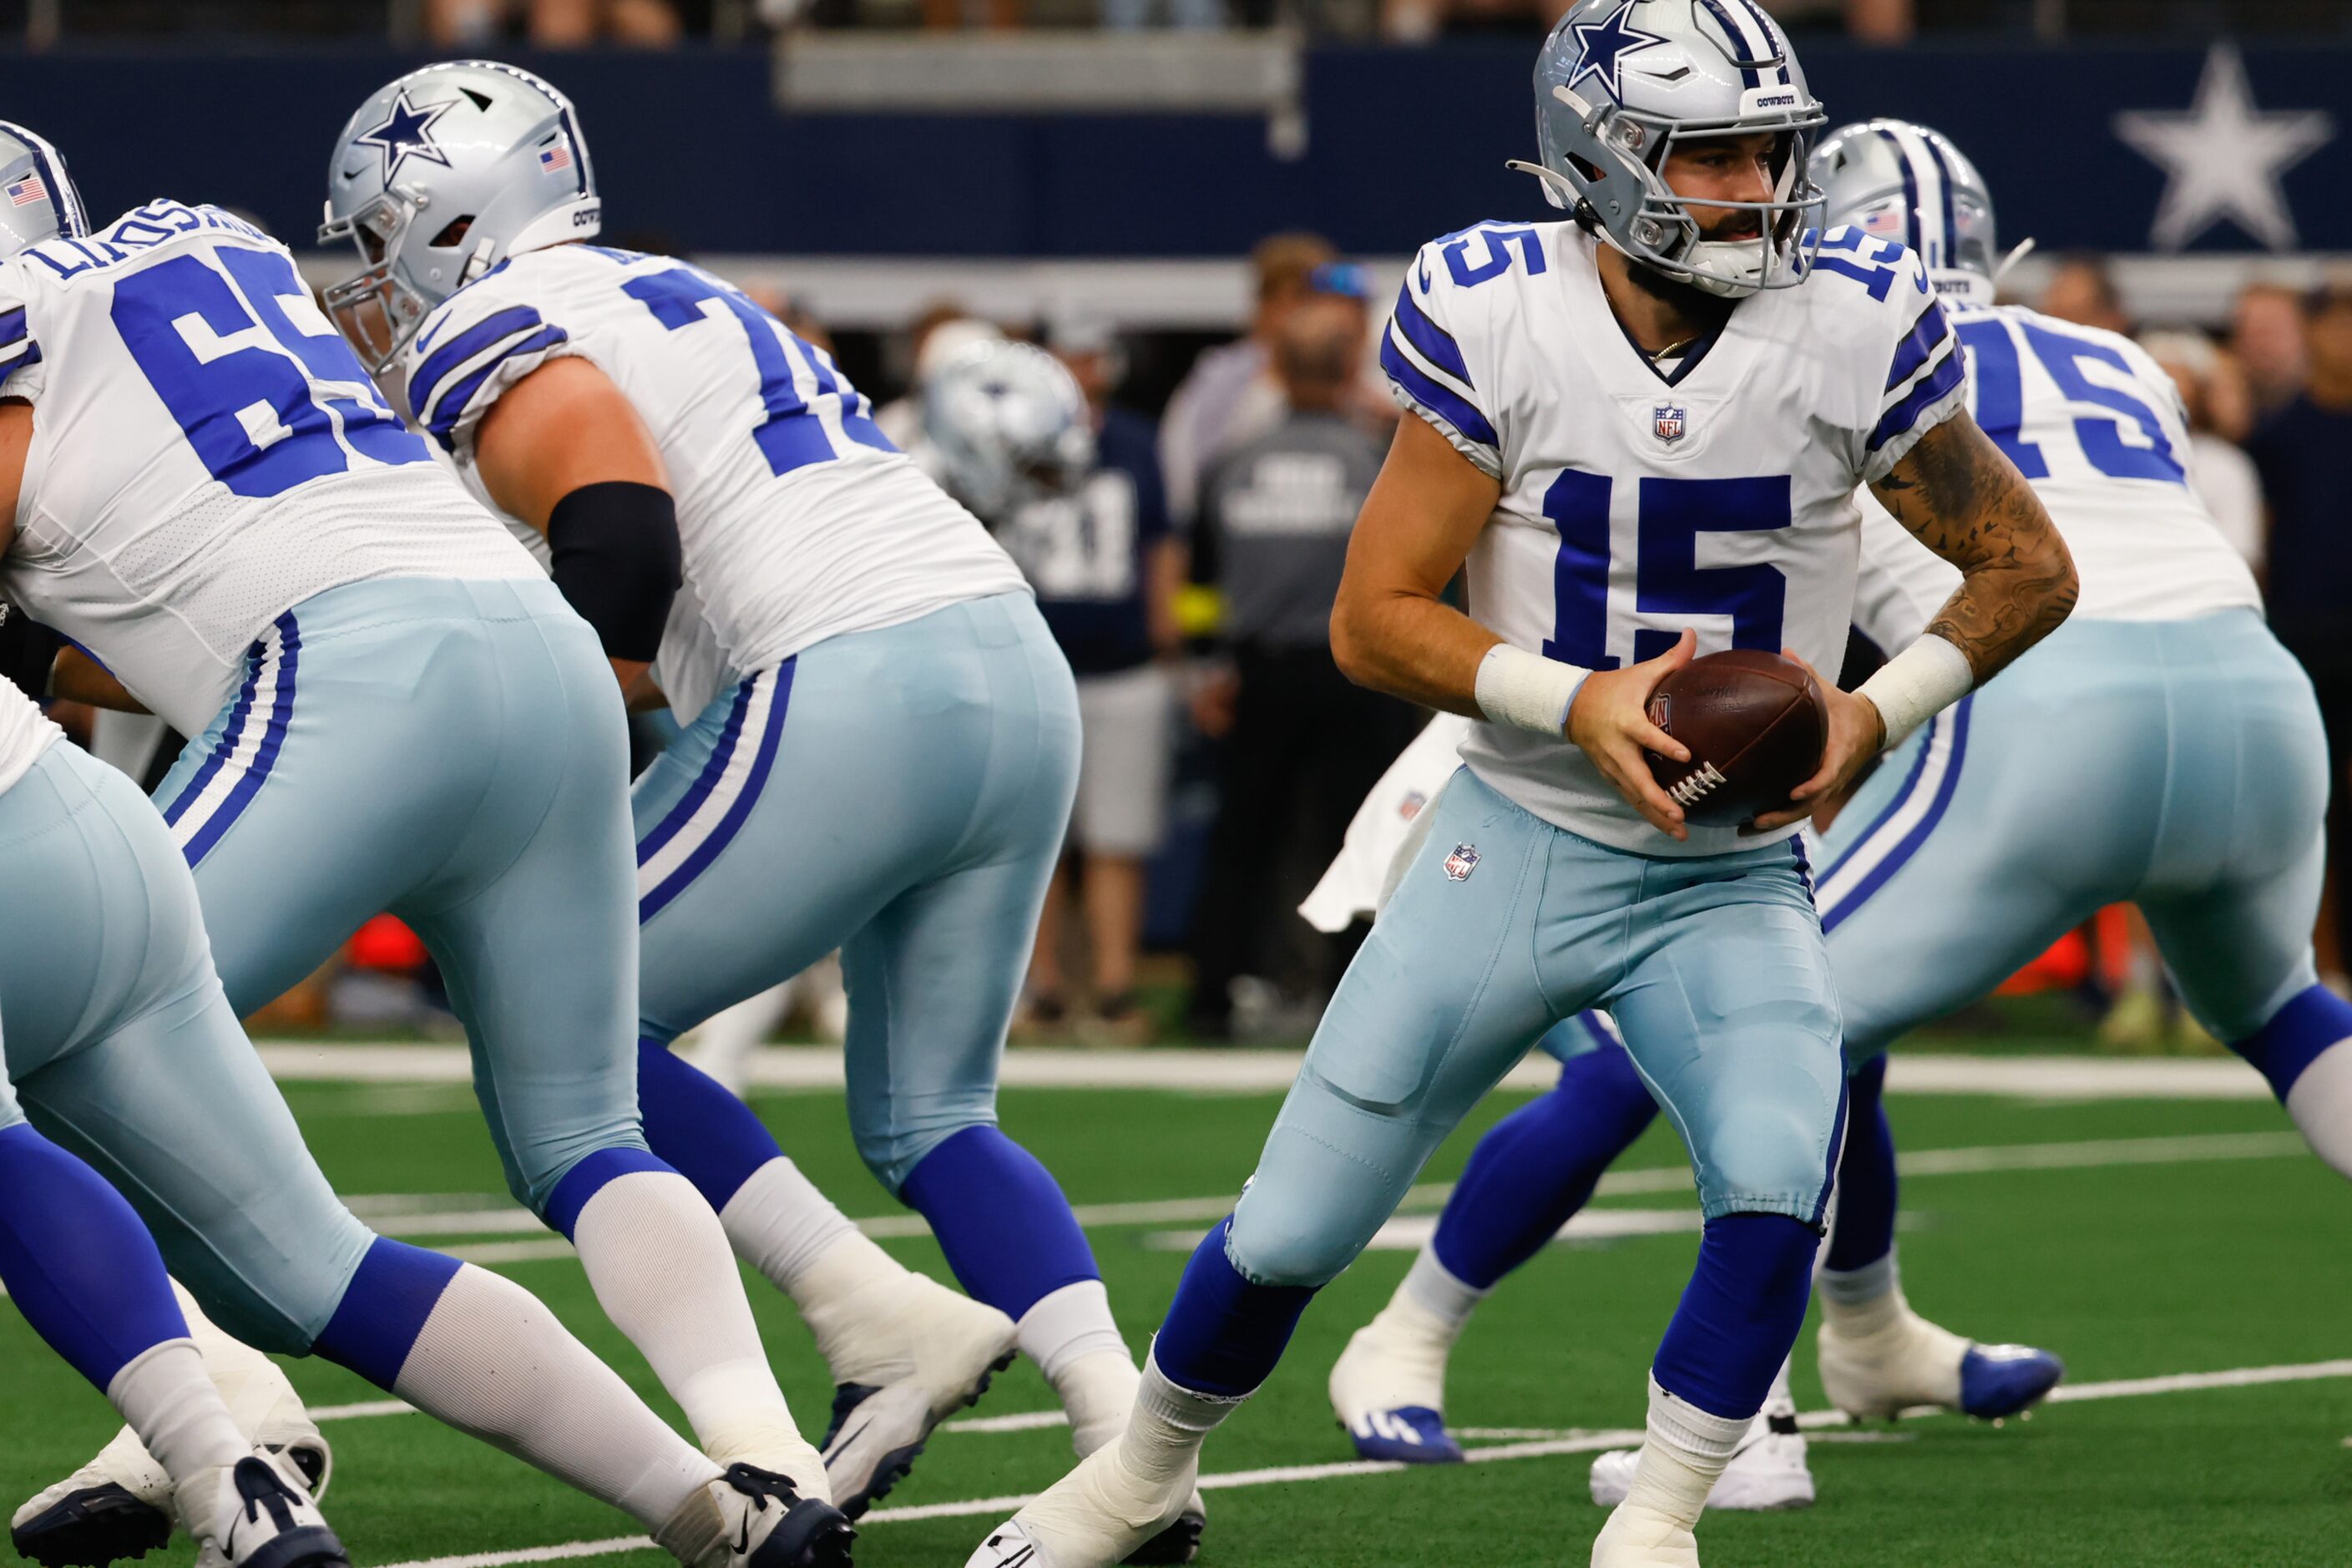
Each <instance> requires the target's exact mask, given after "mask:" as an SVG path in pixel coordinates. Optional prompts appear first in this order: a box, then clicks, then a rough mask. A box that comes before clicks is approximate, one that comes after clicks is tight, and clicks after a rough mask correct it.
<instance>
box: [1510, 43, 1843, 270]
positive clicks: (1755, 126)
mask: <svg viewBox="0 0 2352 1568" xmlns="http://www.w3.org/2000/svg"><path fill="white" fill-rule="evenodd" d="M1824 121H1825V117H1824V116H1823V114H1822V106H1821V104H1820V103H1819V102H1818V101H1817V100H1815V99H1814V97H1813V95H1812V93H1811V90H1810V89H1808V88H1807V87H1806V86H1805V73H1804V71H1803V69H1802V68H1801V67H1799V65H1798V64H1797V57H1796V55H1795V54H1794V53H1792V52H1791V51H1790V47H1789V40H1788V38H1787V37H1785V36H1784V35H1783V34H1782V33H1781V31H1780V26H1778V24H1776V23H1775V22H1774V21H1773V20H1772V18H1771V17H1769V16H1766V15H1765V14H1764V9H1763V7H1762V6H1760V5H1757V4H1756V0H1577V4H1575V5H1571V6H1570V8H1569V11H1568V14H1567V15H1566V16H1562V17H1561V18H1560V19H1559V26H1556V27H1554V28H1553V29H1552V30H1551V37H1549V38H1548V39H1546V40H1545V41H1544V47H1543V53H1542V54H1541V55H1540V56H1538V58H1537V59H1536V145H1537V147H1538V151H1539V155H1540V157H1541V159H1542V162H1541V163H1540V164H1536V163H1518V162H1514V163H1512V164H1511V167H1513V168H1515V169H1521V170H1525V171H1526V172H1527V173H1528V174H1534V175H1535V176H1537V177H1538V179H1540V180H1542V181H1543V183H1544V195H1546V196H1547V197H1549V199H1550V201H1551V204H1552V205H1554V206H1559V207H1566V208H1567V209H1568V210H1569V211H1570V212H1572V213H1574V214H1575V215H1576V216H1577V217H1578V220H1579V221H1580V222H1582V223H1584V224H1585V225H1586V226H1589V227H1591V229H1593V230H1595V231H1596V232H1598V233H1599V234H1600V235H1601V237H1602V238H1603V239H1605V240H1606V241H1607V242H1608V243H1609V244H1610V245H1612V246H1613V247H1616V248H1617V249H1618V250H1621V251H1622V252H1624V254H1625V255H1627V256H1628V257H1631V258H1633V259H1634V260H1636V261H1639V262H1641V263H1643V265H1645V266H1648V267H1652V268H1655V269H1657V270H1658V271H1659V272H1662V273H1664V274H1665V275H1666V276H1667V277H1669V278H1674V279H1679V280H1680V281H1683V282H1685V283H1689V284H1691V285H1693V286H1695V287H1696V288H1700V289H1706V291H1707V292H1708V293H1710V294H1719V295H1722V296H1724V297H1726V298H1727V299H1738V298H1741V297H1743V296H1745V295H1748V294H1753V293H1755V292H1756V291H1757V290H1758V289H1786V288H1790V287H1792V286H1794V285H1796V284H1799V283H1801V282H1803V281H1804V280H1805V276H1806V273H1807V271H1808V270H1809V269H1810V265H1811V246H1812V245H1813V244H1814V243H1817V241H1818V235H1817V234H1816V236H1815V238H1814V239H1812V240H1809V239H1807V237H1806V236H1807V233H1808V231H1809V230H1810V229H1811V228H1812V226H1813V225H1814V223H1815V222H1816V218H1817V214H1816V209H1817V208H1818V207H1819V206H1820V205H1821V199H1822V194H1821V192H1820V191H1819V190H1818V189H1816V188H1815V187H1814V186H1813V184H1811V181H1809V180H1808V179H1807V178H1806V174H1805V166H1806V155H1807V153H1808V152H1809V151H1810V148H1811V140H1812V134H1813V132H1815V131H1816V130H1818V129H1820V127H1821V126H1822V124H1823V123H1824ZM1757 132H1769V134H1771V135H1772V136H1773V137H1774V138H1775V139H1776V140H1775V142H1774V143H1773V148H1772V177H1773V187H1772V196H1771V199H1770V200H1769V201H1749V202H1700V201H1693V200H1690V199H1688V198H1685V197H1683V196H1680V195H1675V192H1674V190H1673V189H1672V188H1671V187H1670V186H1669V185H1668V184H1666V181H1665V177H1664V168H1665V162H1666V157H1667V155H1668V154H1669V153H1672V152H1673V151H1674V149H1675V146H1676V144H1677V143H1681V142H1698V141H1706V140H1711V139H1714V138H1718V137H1726V136H1748V135H1753V134H1755V133H1757ZM1694 206H1703V207H1717V208H1731V209H1736V210H1741V211H1748V212H1753V213H1756V214H1757V215H1758V216H1759V224H1760V232H1759V234H1758V235H1757V236H1756V237H1753V238H1748V239H1709V238H1707V237H1706V235H1705V234H1703V233H1702V232H1701V231H1700V228H1699V224H1698V220H1697V219H1696V218H1695V217H1694V216H1691V210H1690V209H1691V208H1692V207H1694Z"/></svg>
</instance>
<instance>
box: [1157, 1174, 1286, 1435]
mask: <svg viewBox="0 0 2352 1568" xmlns="http://www.w3.org/2000/svg"><path fill="white" fill-rule="evenodd" d="M1233 1228H1234V1222H1233V1219H1232V1216H1230V1215H1228V1216H1227V1217H1225V1218H1224V1219H1222V1220H1220V1221H1218V1222H1217V1228H1216V1229H1214V1230H1213V1231H1211V1232H1210V1233H1209V1234H1208V1235H1207V1236H1206V1237H1202V1241H1201V1245H1200V1246H1198V1247H1194V1248H1193V1249H1192V1261H1191V1262H1189V1263H1187V1264H1185V1265H1184V1278H1183V1279H1181V1280H1179V1281H1178V1282H1177V1285H1176V1300H1174V1301H1173V1302H1171V1303H1170V1305H1169V1308H1168V1321H1166V1322H1165V1323H1162V1324H1161V1325H1160V1337H1159V1338H1158V1339H1156V1340H1154V1341H1152V1342H1151V1359H1152V1361H1153V1362H1154V1363H1157V1364H1158V1365H1159V1368H1160V1371H1161V1372H1163V1373H1167V1375H1168V1378H1169V1381H1171V1383H1173V1384H1176V1385H1177V1386H1178V1387H1179V1388H1189V1389H1191V1390H1192V1392H1193V1393H1195V1394H1217V1395H1219V1396H1221V1397H1225V1398H1233V1397H1237V1396H1239V1395H1241V1394H1249V1393H1252V1392H1254V1391H1255V1389H1256V1388H1257V1385H1258V1384H1261V1383H1264V1382H1265V1380H1266V1374H1267V1373H1271V1372H1273V1371H1274V1363H1276V1362H1278V1361H1280V1360H1281V1359H1282V1351H1283V1347H1284V1346H1285V1345H1287V1344H1288V1343H1289V1342H1290V1334H1291V1331H1292V1330H1294V1329H1296V1328H1297V1327H1298V1315H1299V1314H1300V1313H1301V1312H1304V1311H1305V1310H1307V1302H1309V1301H1311V1300H1314V1299H1315V1291H1316V1289H1317V1288H1316V1287H1315V1286H1312V1285H1253V1284H1251V1283H1250V1282H1249V1281H1248V1280H1246V1279H1243V1278H1242V1277H1241V1274H1240V1272H1239V1271H1238V1270H1236V1269H1235V1268H1234V1266H1233V1263H1232V1261H1231V1260H1230V1259H1229V1258H1226V1257H1225V1237H1227V1235H1228V1234H1230V1233H1231V1232H1232V1230H1233Z"/></svg>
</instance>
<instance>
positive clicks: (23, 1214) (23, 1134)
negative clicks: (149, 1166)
mask: <svg viewBox="0 0 2352 1568" xmlns="http://www.w3.org/2000/svg"><path fill="white" fill-rule="evenodd" d="M0 1194H5V1195H6V1200H7V1201H6V1202H5V1204H0V1282H5V1284H6V1285H7V1288H8V1295H9V1298H10V1299H11V1300H14V1301H15V1302H16V1310H18V1311H20V1312H22V1313H24V1314H25V1321H26V1322H27V1323H30V1324H31V1325H32V1326H33V1331H34V1332H35V1333H37V1334H38V1335H40V1336H41V1338H43V1339H45V1340H47V1342H49V1346H50V1348H51V1349H53V1350H55V1351H56V1352H58V1354H59V1355H61V1356H63V1357H65V1359H66V1361H67V1363H68V1364H69V1365H71V1366H72V1368H73V1369H74V1370H75V1371H76V1372H78V1373H81V1374H82V1375H83V1376H84V1377H86V1378H88V1379H89V1380H90V1382H92V1383H94V1384H97V1385H98V1387H99V1391H100V1393H103V1392H105V1390H106V1385H107V1384H110V1383H112V1382H113V1381H114V1374H115V1373H118V1372H121V1370H122V1368H123V1365H124V1363H127V1362H129V1361H131V1360H132V1359H133V1358H135V1357H137V1356H139V1355H141V1354H143V1353H144V1352H147V1351H149V1350H151V1349H152V1348H153V1347H155V1346H156V1345H159V1344H162V1343H163V1342H164V1341H166V1340H184V1339H186V1338H187V1337H188V1321H187V1320H186V1319H185V1318H184V1317H182V1316H181V1315H180V1304H179V1302H178V1301H176V1300H173V1296H172V1284H171V1281H170V1280H169V1279H167V1278H165V1276H164V1273H163V1254H161V1253H160V1252H158V1251H156V1250H155V1238H154V1237H152V1236H149V1235H148V1234H147V1227H146V1226H143V1225H142V1224H141V1223H140V1221H139V1216H138V1215H136V1214H134V1213H133V1212H131V1205H129V1204H128V1203H126V1202H124V1201H123V1197H122V1194H121V1193H118V1192H116V1191H115V1190H114V1189H113V1188H112V1187H110V1186H108V1185H107V1184H106V1180H105V1178H104V1177H102V1176H100V1174H99V1173H97V1172H96V1171H93V1170H91V1169H90V1168H89V1166H88V1165H85V1164H83V1163H81V1162H80V1161H79V1160H77V1159H76V1158H74V1157H73V1156H72V1155H71V1154H68V1153H67V1152H65V1151H64V1150H63V1149H60V1148H58V1146H57V1145H56V1144H54V1143H52V1142H49V1141H48V1140H47V1139H46V1138H44V1137H42V1136H41V1135H40V1134H39V1133H37V1132H36V1131H33V1130H32V1128H30V1127H29V1126H27V1125H26V1124H25V1123H24V1122H21V1121H19V1122H17V1123H16V1124H15V1125H13V1126H10V1127H6V1128H0Z"/></svg>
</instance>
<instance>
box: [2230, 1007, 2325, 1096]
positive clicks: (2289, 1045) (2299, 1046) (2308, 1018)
mask: <svg viewBox="0 0 2352 1568" xmlns="http://www.w3.org/2000/svg"><path fill="white" fill-rule="evenodd" d="M2347 1038H2352V1003H2347V1002H2346V1001H2345V1000H2344V998H2342V997H2341V996H2338V995H2337V994H2336V993H2335V992H2333V991H2330V990H2329V989H2328V988H2327V987H2326V986H2325V985H2312V986H2307V987H2305V989H2303V990H2301V991H2298V992H2296V993H2295V994H2294V995H2293V996H2290V997H2288V998H2287V1002H2286V1005H2285V1006H2284V1007H2281V1008H2280V1009H2279V1010H2278V1011H2277V1012H2275V1013H2273V1014H2272V1015H2271V1021H2270V1022H2269V1023H2267V1024H2264V1025H2263V1026H2262V1027H2261V1028H2259V1029H2257V1030H2255V1031H2254V1032H2253V1033H2252V1035H2250V1036H2249V1037H2246V1038H2245V1039H2242V1040H2233V1041H2231V1045H2230V1048H2231V1050H2233V1051H2235V1052H2237V1053H2238V1054H2239V1055H2240V1056H2242V1057H2243V1058H2246V1059H2247V1060H2248V1061H2250V1062H2252V1063H2253V1064H2254V1068H2255V1070H2257V1071H2258V1072H2260V1073H2261V1074H2262V1075H2263V1078H2265V1079H2269V1080H2270V1086H2271V1092H2272V1093H2273V1094H2275V1095H2277V1096H2278V1097H2279V1099H2281V1100H2284V1099H2286V1091H2287V1090H2288V1089H2293V1088H2294V1080H2295V1079H2298V1078H2301V1077H2302V1076H2303V1069H2304V1068H2307V1067H2309V1066H2310V1065H2311V1064H2312V1062H2313V1061H2314V1060H2315V1058H2317V1057H2318V1056H2319V1054H2320V1053H2321V1052H2322V1051H2325V1050H2326V1048H2327V1047H2330V1046H2332V1045H2334V1044H2336V1041H2338V1040H2342V1039H2347Z"/></svg>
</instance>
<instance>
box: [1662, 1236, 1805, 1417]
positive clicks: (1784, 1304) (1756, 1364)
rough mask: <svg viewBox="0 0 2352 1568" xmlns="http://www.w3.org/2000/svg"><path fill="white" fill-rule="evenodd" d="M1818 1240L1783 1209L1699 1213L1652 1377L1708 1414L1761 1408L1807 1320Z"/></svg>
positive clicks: (1740, 1414)
mask: <svg viewBox="0 0 2352 1568" xmlns="http://www.w3.org/2000/svg"><path fill="white" fill-rule="evenodd" d="M1819 1245H1820V1238H1819V1237H1816V1236H1814V1234H1813V1227H1812V1226H1809V1225H1807V1224H1806V1223H1805V1222H1804V1221H1802V1220H1801V1219H1790V1217H1789V1216H1788V1215H1777V1214H1730V1215H1723V1216H1722V1217H1721V1218H1720V1219H1711V1220H1709V1221H1707V1222H1706V1237H1705V1239H1703V1240H1702V1241H1701V1242H1700V1243H1699V1247H1698V1267H1697V1268H1695V1269H1693V1270H1692V1271H1691V1279H1690V1284H1689V1285H1687V1286H1685V1288H1684V1289H1683V1300H1682V1305H1681V1306H1679V1307H1677V1308H1675V1319H1674V1321H1673V1322H1671V1323H1668V1324H1667V1325H1666V1337H1665V1338H1664V1339H1663V1340H1661V1341H1660V1342H1658V1359H1657V1361H1656V1362H1655V1363H1653V1364H1652V1366H1651V1369H1650V1370H1651V1375H1653V1376H1654V1377H1655V1378H1656V1379H1657V1380H1658V1386H1659V1387H1660V1388H1663V1389H1664V1390H1665V1391H1666V1392H1667V1393H1668V1394H1673V1395H1674V1396H1675V1398H1677V1399H1680V1400H1683V1401H1685V1403H1688V1404H1691V1405H1696V1406H1698V1408H1700V1409H1701V1410H1704V1411H1706V1413H1707V1414H1708V1415H1721V1416H1725V1417H1727V1418H1728V1419H1732V1420H1745V1419H1747V1418H1748V1416H1751V1415H1755V1414H1756V1412H1757V1411H1759V1410H1760V1409H1762V1408H1763V1407H1764V1396H1765V1394H1768V1393H1769V1392H1770V1391H1771V1387H1772V1374H1773V1373H1776V1372H1778V1371H1780V1363H1782V1362H1783V1361H1785V1360H1787V1359H1788V1355H1789V1348H1790V1346H1791V1345H1793V1344H1795V1343H1796V1342H1797V1330H1798V1328H1799V1327H1800V1326H1801V1325H1802V1324H1803V1322H1804V1321H1805V1301H1806V1299H1807V1298H1808V1297H1809V1296H1811V1294H1812V1279H1813V1249H1814V1248H1815V1247H1818V1246H1819Z"/></svg>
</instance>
